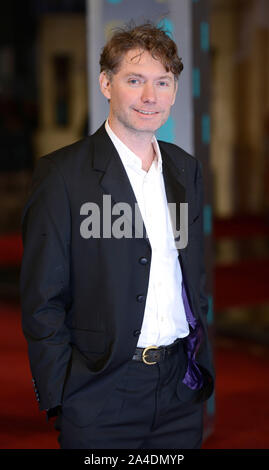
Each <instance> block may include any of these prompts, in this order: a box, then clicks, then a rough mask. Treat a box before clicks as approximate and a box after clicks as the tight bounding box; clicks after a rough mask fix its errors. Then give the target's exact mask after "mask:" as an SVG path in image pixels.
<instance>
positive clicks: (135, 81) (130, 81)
mask: <svg viewBox="0 0 269 470" xmlns="http://www.w3.org/2000/svg"><path fill="white" fill-rule="evenodd" d="M128 83H130V84H131V85H137V84H138V83H139V81H138V79H137V78H130V79H129V80H128Z"/></svg>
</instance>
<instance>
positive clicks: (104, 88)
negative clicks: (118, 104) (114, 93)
mask: <svg viewBox="0 0 269 470" xmlns="http://www.w3.org/2000/svg"><path fill="white" fill-rule="evenodd" d="M99 84H100V90H101V92H102V93H103V95H104V96H105V97H106V98H107V99H108V100H110V84H111V80H110V79H109V77H108V75H107V74H106V72H104V71H103V72H101V73H100V75H99Z"/></svg>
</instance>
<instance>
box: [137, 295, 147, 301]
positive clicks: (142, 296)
mask: <svg viewBox="0 0 269 470" xmlns="http://www.w3.org/2000/svg"><path fill="white" fill-rule="evenodd" d="M136 300H137V302H143V301H144V300H145V296H144V295H138V296H137V297H136Z"/></svg>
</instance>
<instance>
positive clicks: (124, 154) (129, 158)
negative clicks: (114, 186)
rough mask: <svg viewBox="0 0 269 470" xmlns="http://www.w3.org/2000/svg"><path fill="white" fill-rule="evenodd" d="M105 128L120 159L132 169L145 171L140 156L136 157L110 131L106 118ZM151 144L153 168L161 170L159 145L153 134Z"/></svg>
mask: <svg viewBox="0 0 269 470" xmlns="http://www.w3.org/2000/svg"><path fill="white" fill-rule="evenodd" d="M105 129H106V131H107V133H108V135H109V137H110V138H111V140H112V142H113V144H114V145H115V147H116V150H117V151H118V153H119V155H120V157H121V159H122V160H123V162H124V164H125V165H128V166H129V167H131V168H132V169H135V170H137V171H139V172H140V173H141V171H142V172H143V173H146V172H145V171H144V170H143V169H142V161H141V158H140V157H138V156H137V155H136V154H135V153H134V152H132V150H130V149H129V147H127V145H125V144H124V143H123V142H122V140H120V139H119V137H118V136H117V135H116V134H115V133H114V132H113V131H112V129H111V127H110V126H109V124H108V119H107V120H106V122H105ZM152 145H153V148H154V151H155V157H154V160H153V164H154V165H155V168H156V169H158V170H159V171H160V172H162V156H161V151H160V147H159V144H158V141H157V139H156V137H155V135H153V136H152Z"/></svg>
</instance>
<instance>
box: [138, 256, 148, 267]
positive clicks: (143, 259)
mask: <svg viewBox="0 0 269 470" xmlns="http://www.w3.org/2000/svg"><path fill="white" fill-rule="evenodd" d="M139 263H140V264H143V265H145V264H147V263H148V260H147V258H144V257H143V256H142V258H140V259H139Z"/></svg>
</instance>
